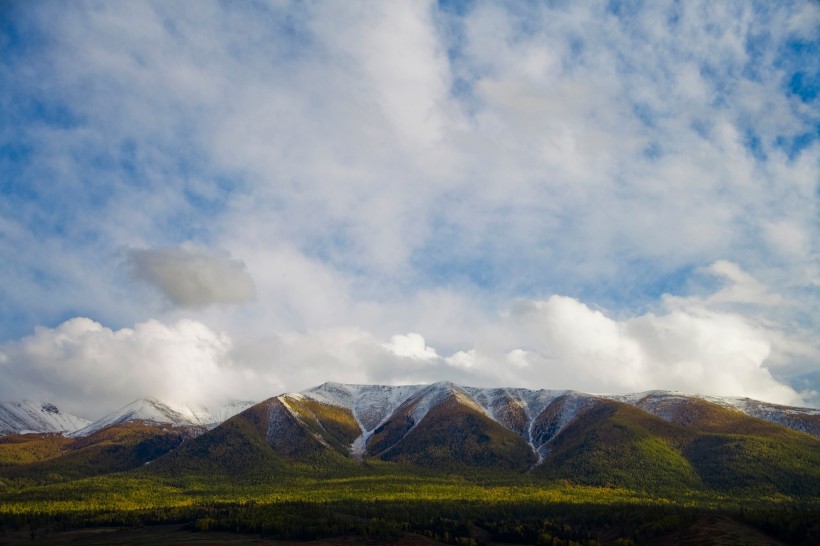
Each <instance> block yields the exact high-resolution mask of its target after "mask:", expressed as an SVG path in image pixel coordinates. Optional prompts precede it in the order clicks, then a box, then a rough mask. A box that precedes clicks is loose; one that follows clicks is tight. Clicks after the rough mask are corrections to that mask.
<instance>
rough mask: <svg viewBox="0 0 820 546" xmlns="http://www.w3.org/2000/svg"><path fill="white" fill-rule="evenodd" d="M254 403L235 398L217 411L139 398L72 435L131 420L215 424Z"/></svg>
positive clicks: (200, 424) (199, 424)
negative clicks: (176, 405) (235, 399)
mask: <svg viewBox="0 0 820 546" xmlns="http://www.w3.org/2000/svg"><path fill="white" fill-rule="evenodd" d="M253 404H254V403H253V402H245V401H233V402H229V403H227V404H224V405H222V406H219V407H217V409H216V410H214V411H210V410H208V409H207V408H205V407H199V406H179V407H174V406H171V405H170V404H166V403H164V402H161V401H159V400H157V399H155V398H140V399H138V400H134V401H133V402H131V403H130V404H128V405H127V406H124V407H122V408H120V409H118V410H116V411H114V412H111V413H109V414H108V415H105V416H104V417H102V418H100V419H97V420H96V421H94V422H93V423H89V424H88V425H87V426H85V427H84V428H82V429H79V430H76V431H74V432H73V433H72V436H88V435H89V434H93V433H95V432H97V431H98V430H102V429H104V428H106V427H109V426H111V425H118V424H121V423H127V422H129V421H144V422H148V423H155V424H168V425H173V426H188V427H190V426H197V427H206V428H213V427H215V426H216V425H218V424H219V423H221V422H222V421H224V420H225V419H227V418H229V417H232V416H234V415H236V414H237V413H239V412H241V411H243V410H245V409H247V408H249V407H251V406H252V405H253ZM192 408H193V409H192Z"/></svg>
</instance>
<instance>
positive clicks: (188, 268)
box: [127, 244, 256, 307]
mask: <svg viewBox="0 0 820 546" xmlns="http://www.w3.org/2000/svg"><path fill="white" fill-rule="evenodd" d="M127 263H128V265H129V267H130V270H131V273H132V275H133V276H134V277H135V278H136V279H139V280H141V281H144V282H146V283H148V284H150V285H151V286H153V287H154V288H156V289H158V290H159V291H160V292H161V293H162V294H163V295H164V296H166V297H167V298H168V299H169V300H170V301H171V302H172V303H173V304H174V305H177V306H179V307H202V306H206V305H213V304H237V303H246V302H249V301H252V300H253V299H254V298H255V297H256V288H255V286H254V282H253V279H252V278H251V276H250V275H249V274H248V272H247V271H246V270H245V264H244V263H242V262H241V261H239V260H234V259H231V257H230V255H229V254H227V253H210V252H208V251H207V250H205V249H203V248H199V247H196V246H193V245H190V244H184V245H182V246H179V247H164V248H149V249H131V250H129V251H128V258H127Z"/></svg>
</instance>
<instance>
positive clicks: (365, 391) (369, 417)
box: [287, 382, 424, 457]
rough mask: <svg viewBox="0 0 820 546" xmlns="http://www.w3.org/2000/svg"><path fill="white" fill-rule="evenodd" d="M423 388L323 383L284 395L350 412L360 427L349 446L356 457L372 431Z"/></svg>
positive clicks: (361, 453)
mask: <svg viewBox="0 0 820 546" xmlns="http://www.w3.org/2000/svg"><path fill="white" fill-rule="evenodd" d="M423 387H424V385H402V386H398V387H393V386H390V385H343V384H340V383H330V382H328V383H323V384H322V385H319V386H317V387H313V388H310V389H307V390H305V391H302V392H301V393H291V394H288V395H287V396H294V395H295V394H300V395H302V396H305V397H306V398H310V399H312V400H315V401H317V402H319V403H322V404H329V405H331V406H339V407H342V408H345V409H347V410H349V411H350V412H351V413H352V414H353V418H354V419H356V422H357V423H358V424H359V428H360V429H361V431H362V433H361V435H360V436H359V437H358V438H356V440H355V441H354V442H353V444H352V445H351V446H350V452H351V454H352V455H354V456H356V457H362V456H364V455H365V453H366V447H365V446H366V444H367V440H368V438H370V436H371V435H372V434H373V431H374V430H375V429H376V428H377V427H378V426H379V425H381V424H382V423H384V421H386V420H387V419H388V418H389V417H390V416H391V415H393V413H394V412H395V411H396V409H398V407H399V406H401V405H402V403H404V402H405V401H406V400H407V399H408V398H410V397H411V396H412V395H413V394H415V393H416V392H418V391H419V390H420V389H422V388H423Z"/></svg>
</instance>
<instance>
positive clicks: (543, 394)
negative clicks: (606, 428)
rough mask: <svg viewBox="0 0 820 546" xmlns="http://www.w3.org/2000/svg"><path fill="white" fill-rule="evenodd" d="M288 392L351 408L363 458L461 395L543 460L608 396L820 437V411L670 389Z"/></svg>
mask: <svg viewBox="0 0 820 546" xmlns="http://www.w3.org/2000/svg"><path fill="white" fill-rule="evenodd" d="M283 396H285V397H291V398H294V399H298V398H302V397H304V398H308V399H312V400H314V401H316V402H319V403H322V404H329V405H332V406H338V407H341V408H345V409H347V410H348V411H350V412H351V414H352V415H353V417H354V418H355V419H356V422H357V423H358V424H359V427H360V429H361V435H360V436H359V437H358V438H357V439H356V440H355V441H354V442H353V444H352V445H351V446H350V452H351V454H353V455H354V456H357V457H363V456H365V455H366V454H367V442H368V440H369V438H370V437H371V436H372V435H373V433H374V431H375V430H376V429H377V428H378V427H379V426H380V425H383V424H385V423H386V422H388V421H389V420H391V419H394V418H396V417H397V416H400V415H401V416H403V418H406V419H408V420H409V421H410V422H412V425H411V426H410V428H409V429H408V430H407V431H406V432H405V434H406V433H408V432H409V430H412V428H415V426H416V425H418V424H419V423H420V422H421V421H422V420H423V419H424V418H425V416H426V415H427V414H428V412H429V411H430V410H431V409H433V408H435V407H436V406H438V405H439V404H441V403H442V401H444V400H448V399H455V400H457V401H458V403H460V404H462V405H464V406H467V407H472V408H473V409H475V410H477V411H480V412H481V413H483V414H485V415H487V416H488V417H489V418H491V419H492V420H493V421H495V422H497V423H499V424H500V425H502V426H504V427H505V428H507V429H509V430H511V431H513V432H516V433H517V434H519V435H520V436H521V438H522V439H523V440H524V441H525V442H527V443H528V444H529V445H530V447H531V448H532V450H533V451H534V452H535V453H536V454H537V455H538V457H539V461H541V460H543V459H544V457H546V456H547V455H548V454H549V451H550V445H551V442H552V440H553V439H554V438H555V437H556V436H558V435H559V434H561V432H562V431H563V430H564V429H566V428H567V427H568V426H569V425H571V424H572V423H573V422H574V421H575V420H576V419H577V418H578V417H579V416H580V415H581V414H583V413H584V412H586V411H588V410H589V409H590V408H592V407H594V406H595V405H596V404H597V403H599V402H601V401H604V400H614V401H618V402H624V403H627V404H630V405H633V406H636V407H639V408H640V409H643V410H644V411H648V412H649V413H652V414H654V415H656V416H658V417H660V418H662V419H665V420H668V421H674V420H675V419H676V418H677V416H676V415H674V414H673V413H674V412H676V411H681V410H680V409H675V408H682V407H685V405H686V401H691V400H705V401H708V402H712V403H715V404H718V405H721V406H723V407H727V408H730V409H733V410H735V411H740V412H742V413H744V414H747V415H749V416H752V417H757V418H761V419H765V420H768V421H771V422H774V423H776V424H780V425H783V426H787V427H790V428H792V429H795V430H800V431H803V432H808V433H809V434H814V435H815V436H820V417H818V416H820V410H812V409H807V408H790V407H784V406H777V405H774V404H767V403H765V402H758V401H755V400H749V399H743V398H718V397H704V396H691V395H682V394H679V393H671V392H666V391H649V392H644V393H636V394H627V395H598V394H587V393H582V392H577V391H565V390H546V389H541V390H531V389H524V388H475V387H465V386H459V385H455V384H453V383H450V382H439V383H434V384H432V385H426V386H425V385H408V386H387V385H345V384H340V383H324V384H322V385H319V386H317V387H313V388H310V389H307V390H305V391H302V392H301V393H289V394H286V395H283ZM681 404H683V405H681Z"/></svg>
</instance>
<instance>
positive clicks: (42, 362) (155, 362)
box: [0, 317, 246, 418]
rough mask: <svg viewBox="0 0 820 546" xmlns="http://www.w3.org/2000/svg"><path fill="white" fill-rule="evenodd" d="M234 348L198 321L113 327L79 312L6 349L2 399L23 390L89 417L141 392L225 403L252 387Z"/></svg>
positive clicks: (227, 339)
mask: <svg viewBox="0 0 820 546" xmlns="http://www.w3.org/2000/svg"><path fill="white" fill-rule="evenodd" d="M230 351H231V339H230V337H228V336H227V335H226V334H224V333H217V332H214V331H212V330H211V329H209V328H208V327H207V326H205V325H204V324H202V323H200V322H197V321H193V320H181V321H178V322H176V323H174V324H164V323H162V322H159V321H156V320H151V321H148V322H143V323H139V324H137V325H135V326H134V328H123V329H121V330H111V329H109V328H106V327H104V326H102V325H101V324H99V323H97V322H95V321H93V320H90V319H87V318H79V317H78V318H74V319H71V320H68V321H66V322H64V323H62V324H61V325H59V326H58V327H56V328H54V329H51V328H43V327H40V328H37V330H36V331H35V332H34V334H33V335H31V336H27V337H24V338H22V339H21V340H19V341H14V342H9V343H6V344H4V345H2V346H0V353H2V354H3V355H4V358H3V360H4V363H3V364H2V366H3V368H4V371H3V376H4V381H3V385H2V387H0V388H1V389H2V391H0V396H2V398H3V399H17V398H20V397H21V396H20V395H21V393H23V392H25V393H28V394H27V396H29V397H35V396H36V397H38V398H42V399H46V400H52V401H54V402H55V403H57V404H59V405H61V406H65V409H67V410H69V411H74V412H76V413H79V414H80V415H83V416H87V417H89V418H97V417H100V416H102V415H103V414H104V413H106V412H108V411H112V410H114V409H117V408H119V407H121V406H123V405H125V404H127V403H129V402H131V401H132V400H134V399H136V398H140V397H143V396H156V397H158V398H160V399H163V400H167V401H169V402H171V403H179V404H184V403H194V404H197V403H201V404H210V403H214V402H216V403H219V402H220V401H224V400H225V399H226V398H228V397H230V396H231V395H234V394H236V393H237V392H241V391H242V389H243V388H244V387H246V385H245V384H244V382H243V379H242V376H241V374H239V373H237V370H235V369H234V368H233V367H232V365H231V361H230V359H229V354H230Z"/></svg>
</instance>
